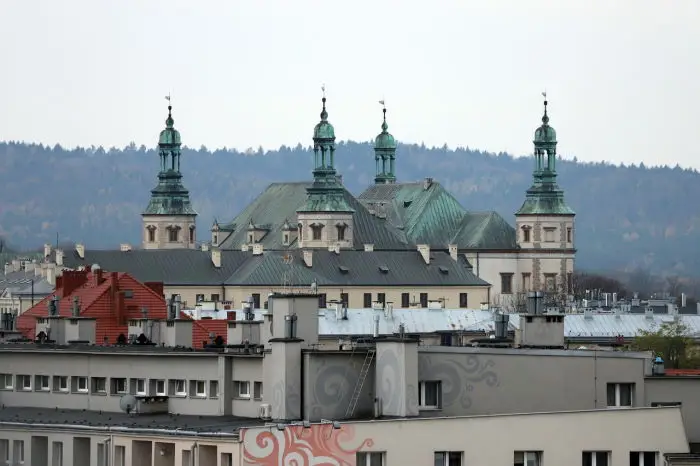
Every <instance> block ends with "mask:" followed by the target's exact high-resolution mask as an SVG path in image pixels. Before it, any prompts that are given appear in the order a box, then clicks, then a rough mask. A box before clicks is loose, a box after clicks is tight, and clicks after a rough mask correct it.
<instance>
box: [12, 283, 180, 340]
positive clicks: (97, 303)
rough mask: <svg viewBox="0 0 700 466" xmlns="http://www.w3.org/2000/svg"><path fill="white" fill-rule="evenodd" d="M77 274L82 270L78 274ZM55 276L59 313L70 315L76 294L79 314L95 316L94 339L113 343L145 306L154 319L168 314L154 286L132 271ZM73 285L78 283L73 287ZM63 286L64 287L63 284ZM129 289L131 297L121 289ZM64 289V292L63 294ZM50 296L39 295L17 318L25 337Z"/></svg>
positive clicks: (44, 312)
mask: <svg viewBox="0 0 700 466" xmlns="http://www.w3.org/2000/svg"><path fill="white" fill-rule="evenodd" d="M79 274H84V275H82V276H78V275H79ZM63 278H64V279H63V280H57V283H56V285H57V289H56V291H55V294H56V295H57V296H59V297H60V301H59V306H58V307H59V315H62V316H67V317H68V316H70V315H71V309H72V307H73V299H74V297H75V296H77V297H78V299H79V302H80V309H81V311H80V315H81V316H83V317H93V318H95V319H97V322H96V326H97V332H96V336H95V342H96V343H98V344H99V343H102V342H103V341H104V340H105V338H106V339H107V341H108V342H109V343H114V342H116V340H117V337H118V336H119V334H120V333H123V334H124V335H126V334H127V332H128V325H127V322H128V320H129V319H138V318H141V317H142V313H141V309H142V308H143V307H146V308H148V315H149V317H151V318H154V319H165V318H166V317H167V313H166V307H165V299H164V298H163V296H161V295H159V294H158V293H156V292H155V291H154V290H153V289H151V288H150V287H149V286H146V285H145V284H143V283H141V282H139V281H138V280H136V279H135V278H133V277H132V276H131V275H129V274H126V273H118V272H111V273H106V272H104V273H103V272H102V271H99V272H96V273H92V272H90V271H84V272H71V275H70V276H68V277H67V279H66V277H63ZM76 285H78V286H77V287H76ZM64 286H65V288H64ZM126 290H129V291H131V293H132V296H131V297H125V295H124V294H123V293H120V292H123V291H126ZM64 291H65V292H67V294H65V295H64ZM51 298H52V296H48V297H46V298H44V299H42V300H41V301H40V302H39V303H38V304H36V305H35V306H34V307H32V308H31V309H29V310H27V311H26V312H24V313H23V314H22V315H21V316H19V318H18V319H17V329H18V330H19V331H20V332H22V334H23V335H24V336H26V337H27V338H31V339H34V338H35V337H36V335H35V329H36V318H37V317H43V316H46V315H47V314H48V306H47V304H48V301H49V299H51Z"/></svg>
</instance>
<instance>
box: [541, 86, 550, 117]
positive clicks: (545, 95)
mask: <svg viewBox="0 0 700 466" xmlns="http://www.w3.org/2000/svg"><path fill="white" fill-rule="evenodd" d="M542 97H544V115H542V123H544V124H545V125H546V124H547V123H549V116H547V91H546V90H545V91H544V92H542Z"/></svg>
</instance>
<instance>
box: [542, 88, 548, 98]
mask: <svg viewBox="0 0 700 466" xmlns="http://www.w3.org/2000/svg"><path fill="white" fill-rule="evenodd" d="M542 97H544V99H545V100H547V91H546V90H545V91H544V92H542Z"/></svg>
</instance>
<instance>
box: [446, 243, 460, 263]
mask: <svg viewBox="0 0 700 466" xmlns="http://www.w3.org/2000/svg"><path fill="white" fill-rule="evenodd" d="M447 249H449V251H450V257H451V258H452V260H455V261H456V260H457V259H458V254H457V251H458V249H457V245H456V244H450V245H448V246H447Z"/></svg>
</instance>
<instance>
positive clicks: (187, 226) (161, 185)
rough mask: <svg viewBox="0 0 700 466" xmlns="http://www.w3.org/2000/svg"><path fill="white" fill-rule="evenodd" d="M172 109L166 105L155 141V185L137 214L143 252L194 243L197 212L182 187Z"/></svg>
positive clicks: (178, 150)
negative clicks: (140, 221)
mask: <svg viewBox="0 0 700 466" xmlns="http://www.w3.org/2000/svg"><path fill="white" fill-rule="evenodd" d="M168 100H170V98H169V97H168ZM172 109H173V107H172V106H171V105H168V118H167V119H166V120H165V129H164V130H163V131H161V132H160V138H159V140H158V157H159V160H160V171H159V172H158V184H157V185H156V187H155V188H153V189H152V190H151V200H150V202H149V203H148V207H146V210H144V211H143V213H142V214H141V217H142V219H143V227H142V230H143V231H142V234H143V249H184V248H190V249H194V248H195V241H196V239H197V232H196V218H197V212H195V210H194V208H192V203H191V202H190V193H189V191H188V190H187V189H186V188H185V187H184V186H183V184H182V173H181V172H180V157H181V145H182V142H181V140H180V132H179V131H178V130H176V129H175V128H174V125H175V120H173V115H172Z"/></svg>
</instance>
